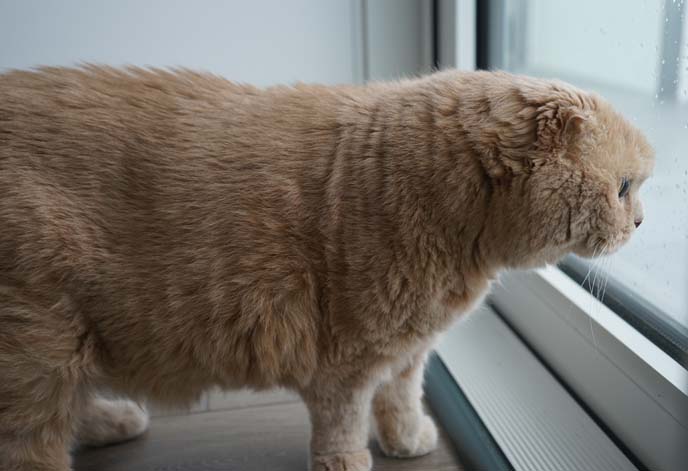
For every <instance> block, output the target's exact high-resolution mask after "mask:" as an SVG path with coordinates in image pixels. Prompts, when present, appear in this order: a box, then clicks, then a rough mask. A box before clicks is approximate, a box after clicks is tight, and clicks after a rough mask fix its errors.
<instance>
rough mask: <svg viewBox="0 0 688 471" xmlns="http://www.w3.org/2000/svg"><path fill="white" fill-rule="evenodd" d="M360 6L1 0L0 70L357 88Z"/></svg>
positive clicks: (333, 1) (284, 0)
mask: <svg viewBox="0 0 688 471" xmlns="http://www.w3.org/2000/svg"><path fill="white" fill-rule="evenodd" d="M356 1H357V0H252V1H248V0H247V1H240V0H224V1H223V0H197V1H190V0H145V1H144V0H113V1H105V0H101V1H95V0H60V1H49V0H0V70H2V69H4V68H26V67H31V66H35V65H40V64H44V65H56V64H59V65H72V64H76V63H77V62H79V61H92V62H100V63H107V64H112V65H121V64H135V65H155V66H175V65H182V66H185V67H191V68H196V69H205V70H208V71H211V72H215V73H218V74H221V75H224V76H226V77H227V78H230V79H232V80H237V81H244V82H250V83H254V84H259V85H265V84H271V83H278V82H294V81H297V80H300V81H307V82H323V83H342V82H353V81H356V80H357V79H359V71H358V70H357V65H356V61H357V60H358V55H359V54H360V50H357V48H356V46H355V45H356V44H358V43H357V41H358V38H357V37H355V35H356V34H358V33H357V32H356V31H357V30H356V27H355V21H357V18H355V17H354V12H355V8H354V6H355V5H354V4H355V2H356ZM359 47H360V46H359Z"/></svg>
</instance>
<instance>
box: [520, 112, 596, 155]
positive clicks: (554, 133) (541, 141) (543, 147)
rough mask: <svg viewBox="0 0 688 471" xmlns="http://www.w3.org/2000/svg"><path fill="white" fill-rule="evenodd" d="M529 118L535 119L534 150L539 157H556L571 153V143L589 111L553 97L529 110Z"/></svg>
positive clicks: (573, 142)
mask: <svg viewBox="0 0 688 471" xmlns="http://www.w3.org/2000/svg"><path fill="white" fill-rule="evenodd" d="M529 114H531V117H530V119H534V120H535V129H536V134H535V141H534V143H533V145H534V150H537V151H539V152H538V153H539V154H542V155H541V156H539V157H540V158H548V157H550V158H552V157H553V158H556V157H560V156H562V154H572V153H571V152H567V151H571V150H572V149H571V148H570V146H571V145H573V144H575V141H576V138H577V137H579V135H580V133H581V131H582V129H583V124H584V123H585V122H586V121H587V120H588V119H589V113H588V112H587V111H586V110H585V109H583V107H581V106H580V105H577V104H573V103H571V102H569V101H565V100H561V99H555V100H551V101H549V102H547V103H544V104H542V105H540V106H539V107H536V108H535V109H534V110H532V111H530V112H529Z"/></svg>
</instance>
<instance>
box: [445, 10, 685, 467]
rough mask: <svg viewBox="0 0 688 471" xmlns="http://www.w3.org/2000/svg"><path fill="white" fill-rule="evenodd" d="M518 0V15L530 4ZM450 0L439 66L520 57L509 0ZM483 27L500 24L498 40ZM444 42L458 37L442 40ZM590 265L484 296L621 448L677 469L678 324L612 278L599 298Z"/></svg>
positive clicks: (506, 281) (681, 436)
mask: <svg viewBox="0 0 688 471" xmlns="http://www.w3.org/2000/svg"><path fill="white" fill-rule="evenodd" d="M514 1H516V2H517V3H518V7H519V8H518V9H517V10H519V11H518V14H523V11H522V9H521V7H523V8H527V7H528V5H527V3H526V2H525V1H524V0H514ZM666 3H667V5H668V6H669V7H671V8H675V6H673V4H672V2H671V1H666ZM466 4H469V5H472V7H466ZM448 5H450V6H452V8H453V10H449V11H451V12H452V15H454V22H455V23H454V28H455V30H454V31H453V32H452V34H446V32H445V33H443V31H442V23H440V25H439V26H440V32H439V35H438V37H439V41H438V42H437V44H438V47H439V54H438V56H439V57H440V58H441V59H442V58H444V60H440V62H439V64H438V65H439V66H440V67H457V66H459V67H458V68H461V69H467V68H469V67H465V66H463V67H461V66H460V65H461V61H460V58H462V57H464V58H465V57H467V56H471V55H472V57H474V58H475V64H476V66H477V68H479V69H480V68H483V69H491V68H505V67H506V66H507V65H509V64H507V60H516V61H518V60H519V58H518V57H515V59H514V58H509V57H508V56H507V55H506V54H505V52H506V50H507V49H506V48H509V47H513V46H512V44H513V42H514V41H518V40H519V38H520V36H522V35H523V31H517V32H516V33H509V34H511V35H512V36H513V34H516V36H518V37H515V38H513V37H509V38H506V37H505V36H504V31H506V28H505V26H506V25H507V22H508V21H509V20H508V18H507V15H508V14H509V9H508V8H507V4H506V2H505V0H480V1H475V0H470V1H465V0H461V1H458V0H454V1H452V0H439V8H440V11H442V8H445V9H449V7H448ZM462 14H463V17H462ZM470 14H472V15H473V18H472V24H473V28H474V31H472V32H471V34H472V35H474V37H475V38H476V41H475V42H474V43H471V42H465V41H464V42H463V43H462V42H461V41H457V39H458V38H460V37H461V36H462V34H460V33H459V31H456V30H459V29H461V28H463V29H464V30H465V29H466V27H467V26H466V25H467V24H469V23H470V22H467V20H466V15H470ZM436 26H437V25H436ZM499 26H501V28H499ZM469 27H470V26H469ZM489 28H498V30H499V34H498V35H497V38H496V39H497V41H494V39H495V38H491V36H490V30H489ZM463 34H465V31H464V32H463ZM519 35H520V36H519ZM507 39H508V41H507ZM521 39H522V38H521ZM449 40H453V41H454V43H453V44H451V45H448V44H447V41H449ZM665 42H666V41H665ZM670 46H671V45H670V44H664V47H670ZM443 48H445V50H446V49H451V48H454V49H451V51H452V54H450V56H453V57H449V58H447V54H443V52H442V50H443ZM469 48H474V49H473V50H469ZM495 58H496V59H495ZM664 72H665V71H662V74H664ZM587 271H588V266H587V265H585V263H584V262H581V261H580V260H575V259H566V260H564V261H563V262H562V263H561V264H560V265H559V266H558V267H547V268H545V269H541V270H536V271H531V272H512V273H508V274H507V275H506V276H505V277H502V279H501V280H500V282H499V283H497V286H496V287H495V289H494V290H493V292H492V294H491V295H490V297H489V298H488V303H489V304H491V305H492V307H493V308H494V309H495V310H496V311H497V312H498V314H499V315H500V316H501V317H502V318H503V319H504V320H505V321H506V322H507V324H508V325H509V326H510V327H511V328H512V329H513V330H514V331H515V332H516V333H517V335H519V336H520V337H521V339H522V340H523V341H524V342H525V343H526V344H527V345H528V346H529V347H530V348H531V350H532V351H533V352H534V353H535V354H536V355H537V356H538V358H539V359H540V360H541V362H542V363H543V364H544V365H545V366H546V367H547V368H548V369H549V370H550V371H551V372H552V373H553V374H554V375H555V376H556V377H557V378H558V379H559V380H560V382H561V383H562V384H563V385H565V387H566V388H567V389H568V391H569V392H570V393H571V394H572V395H573V396H574V397H576V398H577V399H578V400H579V402H581V403H582V404H584V405H585V406H586V408H587V410H588V411H589V413H590V414H591V415H592V416H593V417H594V418H595V419H596V421H598V423H599V424H600V425H602V426H603V428H604V429H605V430H606V431H607V432H608V433H609V435H610V436H612V437H613V438H614V439H615V441H617V443H618V445H619V446H620V447H622V448H626V449H627V450H629V452H630V453H631V454H633V455H635V456H637V458H638V459H639V461H640V462H642V463H643V464H644V465H645V466H647V467H649V468H650V469H682V466H684V465H685V463H686V462H688V449H686V447H685V443H688V371H686V364H687V363H686V359H687V358H688V350H687V349H686V348H687V347H688V345H686V344H685V343H684V340H686V339H684V338H683V335H684V334H683V332H682V330H681V327H682V326H680V325H673V324H674V323H675V321H673V319H671V318H670V317H669V316H666V315H662V314H661V311H660V310H659V309H658V308H656V307H655V306H653V305H651V304H650V303H648V302H646V301H645V300H644V299H641V298H639V297H638V296H630V294H631V292H629V291H628V290H627V289H626V288H624V287H623V286H622V285H620V283H618V282H616V281H614V280H613V279H610V280H609V284H608V286H607V291H606V295H605V298H604V299H605V303H604V304H603V303H601V302H600V301H599V300H598V299H597V298H595V297H594V296H593V295H592V294H591V292H590V290H589V289H588V290H586V289H584V287H582V286H581V282H582V281H583V280H584V278H585V275H586V274H587ZM581 274H582V276H581ZM675 324H678V323H675ZM448 340H449V341H451V339H448ZM571 352H574V354H571ZM440 357H442V352H440ZM447 360H449V359H447ZM629 398H634V399H635V400H634V401H630V402H629ZM640 417H642V418H644V420H642V421H639V420H638V418H640Z"/></svg>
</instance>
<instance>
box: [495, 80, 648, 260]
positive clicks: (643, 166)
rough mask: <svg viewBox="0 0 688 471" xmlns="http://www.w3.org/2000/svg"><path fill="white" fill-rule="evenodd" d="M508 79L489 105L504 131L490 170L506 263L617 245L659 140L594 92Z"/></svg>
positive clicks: (630, 227) (632, 222) (636, 220)
mask: <svg viewBox="0 0 688 471" xmlns="http://www.w3.org/2000/svg"><path fill="white" fill-rule="evenodd" d="M504 77H506V78H507V79H508V80H507V84H506V85H505V86H504V87H505V88H502V89H501V93H502V95H501V100H498V101H495V102H494V103H492V104H491V106H490V114H491V121H492V123H494V124H495V126H496V127H495V128H494V129H496V130H497V131H496V134H494V135H493V136H492V137H496V139H492V141H491V142H490V147H489V149H490V152H491V154H489V152H488V154H489V157H490V158H488V159H487V160H486V162H487V166H486V172H487V173H488V174H489V178H490V180H491V183H492V188H493V198H494V201H493V203H492V204H493V207H494V211H493V213H495V214H493V215H491V216H492V217H491V219H492V220H491V222H490V224H491V225H492V226H493V231H492V232H493V233H494V234H500V235H499V236H496V237H497V239H501V240H495V241H494V242H495V243H496V244H500V246H501V247H508V249H507V250H511V254H512V256H511V257H510V255H509V254H508V253H506V254H504V255H503V257H504V258H510V259H507V260H505V262H506V263H507V264H509V265H516V266H534V265H541V264H542V263H551V262H554V261H556V260H558V259H559V258H561V257H562V256H564V255H566V254H567V253H571V252H573V253H576V254H578V255H581V256H584V257H594V256H598V255H601V254H605V253H611V252H614V251H615V250H617V249H618V248H619V247H621V246H622V245H623V244H624V243H626V242H627V241H628V240H629V238H630V237H631V236H632V235H633V233H634V232H635V230H636V229H637V227H638V226H640V224H641V223H642V221H643V207H642V203H641V201H640V194H639V189H640V186H641V185H642V183H643V182H644V181H645V180H646V179H647V178H648V177H649V176H650V174H651V172H652V169H653V166H654V152H653V150H652V148H651V147H650V145H649V144H648V143H647V141H646V139H645V137H644V136H643V135H642V133H641V132H640V131H639V130H638V129H636V128H635V127H634V126H633V125H632V124H630V123H629V122H628V121H627V120H626V119H624V118H623V117H622V116H621V115H620V114H618V113H617V112H616V111H615V110H614V109H612V107H611V105H609V104H608V103H607V102H606V101H604V100H603V99H602V98H600V97H598V96H596V95H594V94H589V93H585V92H583V91H581V90H579V89H577V88H575V87H572V86H570V85H568V84H565V83H562V82H556V81H544V80H536V79H528V78H523V77H513V76H502V77H501V78H504ZM488 135H489V133H488ZM494 216H496V217H497V219H494ZM499 225H501V228H499V227H497V226H499ZM500 231H501V232H500ZM509 238H511V239H519V240H511V241H509Z"/></svg>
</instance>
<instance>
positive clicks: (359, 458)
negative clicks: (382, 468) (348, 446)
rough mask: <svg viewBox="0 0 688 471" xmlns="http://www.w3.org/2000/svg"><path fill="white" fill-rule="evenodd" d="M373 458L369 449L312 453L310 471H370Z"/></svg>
mask: <svg viewBox="0 0 688 471" xmlns="http://www.w3.org/2000/svg"><path fill="white" fill-rule="evenodd" d="M371 469H373V459H372V458H371V456H370V451H368V450H361V451H355V452H349V453H331V454H314V455H313V463H312V466H311V471H370V470H371Z"/></svg>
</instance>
